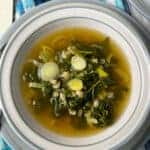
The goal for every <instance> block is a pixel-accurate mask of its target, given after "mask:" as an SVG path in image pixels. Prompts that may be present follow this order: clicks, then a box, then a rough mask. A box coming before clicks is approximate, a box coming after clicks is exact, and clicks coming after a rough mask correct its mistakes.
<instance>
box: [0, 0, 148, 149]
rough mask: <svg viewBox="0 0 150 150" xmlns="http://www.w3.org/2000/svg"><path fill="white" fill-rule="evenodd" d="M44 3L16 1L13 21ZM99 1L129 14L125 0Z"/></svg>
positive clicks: (0, 146)
mask: <svg viewBox="0 0 150 150" xmlns="http://www.w3.org/2000/svg"><path fill="white" fill-rule="evenodd" d="M46 1H49V0H16V4H15V11H14V12H15V14H14V19H15V20H16V19H18V18H19V17H20V16H21V15H22V14H24V13H25V12H27V11H28V10H29V9H31V8H34V7H35V6H37V5H39V4H41V3H44V2H46ZM91 1H92V0H91ZM100 1H102V2H104V3H109V4H111V5H114V6H115V7H117V8H119V9H121V10H123V11H125V12H127V13H130V11H129V8H128V5H127V1H126V0H100ZM144 147H145V150H150V141H148V142H147V143H146V144H145V145H144ZM12 149H13V148H12V147H11V146H10V145H9V144H8V143H6V142H5V140H4V139H3V138H2V137H0V150H12Z"/></svg>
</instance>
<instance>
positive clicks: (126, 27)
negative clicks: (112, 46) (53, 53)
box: [0, 1, 150, 150]
mask: <svg viewBox="0 0 150 150" xmlns="http://www.w3.org/2000/svg"><path fill="white" fill-rule="evenodd" d="M111 11H112V10H111V8H110V10H109V9H107V8H106V7H104V6H102V5H97V4H96V3H95V4H94V3H90V2H86V3H85V2H78V1H75V2H74V1H71V2H66V3H64V1H63V2H62V3H59V4H57V3H47V4H45V5H43V6H41V7H39V8H36V9H35V10H34V11H31V12H29V14H27V15H26V16H24V18H23V19H22V21H21V24H19V25H18V27H17V29H15V30H14V32H13V34H11V36H10V37H9V38H8V42H7V44H6V46H5V49H4V53H3V55H2V59H1V69H0V78H1V79H0V92H1V104H2V110H3V113H4V117H5V118H6V120H7V122H8V124H9V127H10V128H11V129H12V131H13V132H14V133H15V134H16V135H17V136H18V137H19V138H20V139H21V140H22V141H23V142H24V143H26V145H28V147H30V149H37V148H39V149H51V148H52V149H55V150H63V149H64V150H71V149H81V147H82V149H83V150H91V149H92V150H96V149H112V148H115V149H117V148H119V147H120V146H121V145H123V144H125V143H127V142H128V141H129V140H130V139H131V138H132V137H133V135H135V134H136V132H137V131H138V130H139V128H140V127H141V126H142V124H143V122H144V121H145V119H146V117H147V115H148V113H149V109H150V101H149V100H150V93H149V89H150V87H149V84H150V62H149V61H150V59H149V55H148V52H147V48H146V46H145V44H144V41H143V39H142V38H141V36H140V34H139V33H138V31H137V30H135V29H134V27H133V26H132V25H131V24H130V23H129V22H128V21H127V20H125V19H123V18H121V17H119V14H117V13H115V12H113V11H112V12H113V13H114V14H113V13H111ZM31 14H32V15H31ZM30 15H31V16H30ZM118 18H119V19H118ZM67 27H85V28H89V29H94V30H97V31H100V32H103V33H104V34H105V35H107V36H109V37H111V38H112V39H113V40H114V41H116V43H117V44H118V45H119V46H120V47H121V49H122V51H123V53H124V55H125V56H126V57H127V59H128V61H129V64H130V69H131V74H132V88H131V96H130V100H129V105H128V106H127V108H126V110H125V112H124V113H123V114H122V116H121V117H120V119H119V120H118V121H117V122H116V123H114V125H112V126H111V127H109V128H108V129H106V130H105V131H104V132H102V133H100V134H96V135H93V136H89V137H82V138H81V137H80V138H69V137H64V136H61V135H57V134H55V133H53V132H49V131H48V130H46V129H44V128H43V127H42V126H40V125H39V124H37V122H36V121H35V120H34V119H33V118H32V117H31V116H30V114H29V113H28V111H27V110H26V108H25V107H24V104H23V100H22V96H21V94H20V87H19V72H18V70H19V69H20V67H21V62H22V61H23V60H24V59H25V56H26V54H27V53H28V50H29V48H30V47H31V46H32V43H33V42H35V41H36V40H37V39H39V38H40V37H41V36H42V35H45V34H50V33H51V32H54V31H55V30H58V29H62V28H67ZM64 130H65V129H64Z"/></svg>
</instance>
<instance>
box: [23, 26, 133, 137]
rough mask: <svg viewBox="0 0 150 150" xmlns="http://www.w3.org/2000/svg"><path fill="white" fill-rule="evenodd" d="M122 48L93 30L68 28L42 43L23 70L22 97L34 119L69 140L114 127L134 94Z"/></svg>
mask: <svg viewBox="0 0 150 150" xmlns="http://www.w3.org/2000/svg"><path fill="white" fill-rule="evenodd" d="M130 80H131V77H130V71H129V67H128V63H127V62H126V59H125V57H124V56H123V54H122V53H121V50H120V49H119V48H118V47H117V46H116V45H115V44H114V42H112V40H111V39H110V38H108V37H105V36H104V35H102V34H100V33H97V32H95V31H91V30H88V29H77V28H75V29H65V30H61V31H58V32H56V33H54V34H51V35H49V36H47V37H45V38H43V39H41V40H39V41H38V42H37V43H35V45H33V48H32V49H31V53H30V54H29V56H28V57H27V59H26V62H25V64H24V65H23V69H22V80H21V87H22V93H23V96H24V99H25V102H26V103H27V106H28V107H29V110H30V111H31V113H32V114H33V116H34V117H35V118H36V119H37V120H38V121H39V122H40V123H41V124H43V125H44V126H45V127H46V128H48V129H50V130H52V131H54V132H56V133H59V134H63V135H66V136H85V135H90V134H94V133H97V132H98V131H99V130H102V129H104V128H106V127H108V126H110V125H112V124H113V123H114V122H115V121H117V119H118V118H119V116H120V114H122V113H123V111H124V108H125V107H126V105H127V100H128V97H129V93H130V84H131V83H130V82H131V81H130Z"/></svg>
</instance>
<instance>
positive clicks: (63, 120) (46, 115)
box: [20, 28, 131, 137]
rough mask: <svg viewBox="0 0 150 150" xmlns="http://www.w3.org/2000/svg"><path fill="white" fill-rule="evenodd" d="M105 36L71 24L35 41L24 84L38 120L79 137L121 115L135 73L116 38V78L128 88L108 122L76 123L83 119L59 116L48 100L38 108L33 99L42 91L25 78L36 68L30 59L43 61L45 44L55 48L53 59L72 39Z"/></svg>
mask: <svg viewBox="0 0 150 150" xmlns="http://www.w3.org/2000/svg"><path fill="white" fill-rule="evenodd" d="M105 38H106V36H105V35H104V34H102V33H99V32H97V31H94V30H90V29H85V28H68V29H63V30H59V31H57V32H54V33H52V34H49V35H47V36H45V37H43V38H41V39H40V40H38V41H36V42H35V43H34V44H33V46H32V48H31V50H30V52H29V54H28V55H27V57H26V60H25V62H24V63H23V65H22V71H21V82H20V84H21V92H22V95H23V100H24V102H25V105H26V107H27V109H28V110H29V111H30V113H31V115H32V116H33V117H34V118H35V119H36V121H37V123H39V124H41V125H42V126H43V127H45V128H47V129H49V130H50V131H53V132H55V133H58V134H61V135H64V136H72V137H76V136H89V135H93V134H96V133H99V132H101V131H103V130H104V129H106V128H107V127H109V126H111V125H112V124H113V123H115V122H116V121H117V120H118V119H119V118H120V116H121V115H122V114H123V112H124V111H125V108H126V107H127V105H128V102H129V96H130V91H131V73H130V68H129V64H128V61H127V59H126V57H125V56H124V54H123V53H122V52H121V49H120V47H119V46H117V44H116V43H115V42H114V41H113V40H112V39H110V42H109V47H108V51H107V53H108V54H109V53H111V54H112V55H113V56H114V57H115V58H116V59H117V62H118V63H117V65H116V67H115V72H117V74H118V76H119V78H118V76H117V77H116V74H114V75H113V74H112V76H113V78H116V79H115V80H116V81H117V82H118V83H119V84H121V85H125V87H126V88H127V89H128V90H127V91H126V92H125V93H123V94H122V96H121V98H119V99H117V100H116V101H115V102H114V103H115V104H114V105H113V107H114V108H113V117H114V120H113V122H112V123H111V124H110V125H108V126H104V127H97V126H93V125H92V126H87V125H86V126H84V123H83V127H79V126H76V122H78V121H79V120H78V119H77V118H76V117H75V116H70V115H69V114H68V113H64V115H63V116H61V117H55V116H54V114H53V111H52V106H48V105H47V104H46V105H44V109H43V110H42V111H40V112H35V111H34V110H33V109H32V105H31V99H33V98H34V97H38V96H41V92H40V91H39V90H34V89H32V88H29V84H28V82H26V81H24V80H23V79H22V76H23V75H24V74H25V72H26V71H29V70H31V69H32V68H31V63H28V61H29V60H31V59H34V60H38V61H39V54H40V52H41V50H42V47H43V46H47V47H50V48H51V49H52V51H51V58H50V59H51V61H53V60H54V56H55V55H56V54H57V53H58V52H60V51H61V50H63V49H66V47H67V46H68V45H69V44H70V43H71V41H79V42H81V43H84V44H92V43H98V42H102V41H103V40H104V39H105ZM73 124H74V125H73Z"/></svg>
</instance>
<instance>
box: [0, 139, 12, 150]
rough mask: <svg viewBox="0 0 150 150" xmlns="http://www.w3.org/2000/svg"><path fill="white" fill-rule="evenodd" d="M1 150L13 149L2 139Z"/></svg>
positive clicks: (0, 141) (0, 142) (0, 140)
mask: <svg viewBox="0 0 150 150" xmlns="http://www.w3.org/2000/svg"><path fill="white" fill-rule="evenodd" d="M0 150H12V148H11V147H10V146H9V145H8V144H7V143H6V142H5V141H4V140H3V139H2V138H0Z"/></svg>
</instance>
